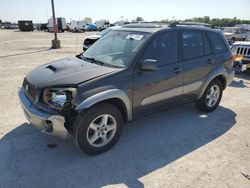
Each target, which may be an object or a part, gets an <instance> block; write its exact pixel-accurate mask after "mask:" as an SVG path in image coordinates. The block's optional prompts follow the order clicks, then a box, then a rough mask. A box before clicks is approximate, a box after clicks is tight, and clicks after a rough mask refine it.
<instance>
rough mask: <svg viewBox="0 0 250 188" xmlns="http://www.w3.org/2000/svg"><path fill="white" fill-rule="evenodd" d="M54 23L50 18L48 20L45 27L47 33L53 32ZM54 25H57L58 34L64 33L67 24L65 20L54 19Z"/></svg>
mask: <svg viewBox="0 0 250 188" xmlns="http://www.w3.org/2000/svg"><path fill="white" fill-rule="evenodd" d="M53 24H54V22H53V18H50V19H49V20H48V25H47V28H48V31H49V32H53V31H54V25H53ZM56 24H57V27H58V31H59V32H64V31H66V30H67V22H66V19H65V18H61V17H59V18H56Z"/></svg>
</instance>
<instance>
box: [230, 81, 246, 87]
mask: <svg viewBox="0 0 250 188" xmlns="http://www.w3.org/2000/svg"><path fill="white" fill-rule="evenodd" d="M229 86H230V87H237V88H249V87H248V86H247V85H246V84H245V83H244V80H239V81H235V80H233V81H232V82H231V83H230V84H229Z"/></svg>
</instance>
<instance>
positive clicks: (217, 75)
mask: <svg viewBox="0 0 250 188" xmlns="http://www.w3.org/2000/svg"><path fill="white" fill-rule="evenodd" d="M214 79H218V80H219V81H220V82H221V83H222V85H223V90H224V89H225V88H226V86H227V76H226V70H225V69H224V68H223V69H217V71H215V72H212V73H211V74H210V75H209V76H208V78H207V79H206V81H205V82H204V85H203V88H202V90H201V93H200V95H199V96H198V99H200V98H201V97H202V95H203V93H204V92H205V90H206V88H207V86H208V85H209V84H210V83H211V82H212V81H213V80H214Z"/></svg>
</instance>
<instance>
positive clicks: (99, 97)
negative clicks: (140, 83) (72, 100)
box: [75, 89, 132, 121]
mask: <svg viewBox="0 0 250 188" xmlns="http://www.w3.org/2000/svg"><path fill="white" fill-rule="evenodd" d="M114 98H116V99H120V100H121V101H122V102H123V103H124V105H125V107H126V111H127V117H128V121H130V120H132V104H131V101H130V99H129V97H128V96H127V94H126V93H125V92H124V91H122V90H120V89H110V90H106V91H102V92H100V93H97V94H95V95H92V96H90V97H88V98H86V99H85V100H84V101H82V102H81V104H79V105H78V106H77V107H76V108H75V109H76V110H83V109H86V108H89V107H91V106H93V105H94V104H97V103H98V102H102V101H105V100H107V99H114Z"/></svg>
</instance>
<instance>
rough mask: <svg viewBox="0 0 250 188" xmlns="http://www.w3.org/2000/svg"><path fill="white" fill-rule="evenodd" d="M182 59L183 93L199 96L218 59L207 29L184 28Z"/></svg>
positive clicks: (189, 95)
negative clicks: (213, 50)
mask: <svg viewBox="0 0 250 188" xmlns="http://www.w3.org/2000/svg"><path fill="white" fill-rule="evenodd" d="M181 38H182V60H183V66H184V83H183V84H184V87H183V94H184V96H185V97H186V96H188V97H194V98H195V97H197V95H198V94H199V93H200V90H201V88H202V86H203V83H204V82H205V80H206V78H207V76H208V75H209V74H210V73H211V72H212V71H213V70H214V69H215V68H216V66H217V65H216V64H217V59H216V56H215V55H214V54H213V52H212V47H211V44H210V42H209V40H208V36H207V34H206V32H205V31H202V30H194V29H184V30H183V31H182V33H181Z"/></svg>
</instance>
